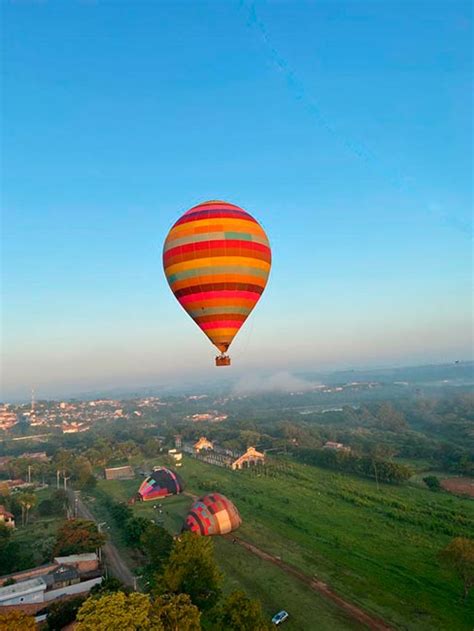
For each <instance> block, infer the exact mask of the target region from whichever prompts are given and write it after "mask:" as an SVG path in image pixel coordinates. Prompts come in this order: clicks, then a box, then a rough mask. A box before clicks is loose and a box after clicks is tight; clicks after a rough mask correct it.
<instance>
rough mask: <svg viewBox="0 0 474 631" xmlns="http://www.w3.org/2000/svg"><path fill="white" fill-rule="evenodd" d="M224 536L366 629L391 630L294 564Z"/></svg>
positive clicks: (241, 540) (234, 537) (230, 536)
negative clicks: (307, 588) (323, 599)
mask: <svg viewBox="0 0 474 631" xmlns="http://www.w3.org/2000/svg"><path fill="white" fill-rule="evenodd" d="M224 536H225V538H226V539H229V540H230V541H233V540H235V543H237V544H239V546H242V548H245V549H246V550H248V551H249V552H251V553H252V554H255V556H258V557H259V558H260V559H263V560H265V561H269V562H270V563H273V564H274V565H277V566H278V567H280V568H281V569H282V570H283V571H284V572H286V573H287V574H291V575H292V576H294V577H295V578H297V579H298V580H300V581H301V582H303V583H305V584H306V585H309V587H311V589H313V590H314V591H315V592H318V593H319V594H321V595H322V596H324V597H325V598H327V599H328V600H330V601H331V602H333V603H334V604H335V605H337V606H338V607H339V608H340V609H342V610H343V611H344V612H345V613H346V614H348V615H349V616H350V617H351V618H352V619H353V620H357V622H360V623H361V624H363V625H365V626H366V627H367V628H368V629H372V630H373V631H392V628H391V627H389V626H388V625H387V624H386V623H385V622H384V621H383V620H381V619H380V618H376V617H374V616H372V615H370V614H368V613H366V612H365V611H363V610H362V609H360V608H359V607H357V606H356V605H353V604H352V603H349V602H347V600H344V599H343V598H341V596H338V595H337V594H336V593H335V592H333V591H332V589H331V588H330V587H328V585H327V584H326V583H323V582H322V581H318V580H316V579H314V578H311V577H310V576H308V575H306V574H304V573H303V572H301V571H300V570H298V569H297V568H295V567H294V566H292V565H289V564H288V563H284V562H283V561H282V560H281V559H279V558H278V557H276V556H273V555H271V554H268V552H264V551H263V550H261V549H260V548H257V546H254V545H253V544H251V543H249V542H248V541H244V540H243V539H240V538H239V537H236V536H235V535H234V534H233V533H232V534H230V535H224Z"/></svg>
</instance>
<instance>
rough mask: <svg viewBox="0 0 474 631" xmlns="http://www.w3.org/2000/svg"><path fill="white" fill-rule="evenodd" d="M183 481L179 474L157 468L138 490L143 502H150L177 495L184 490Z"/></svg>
mask: <svg viewBox="0 0 474 631" xmlns="http://www.w3.org/2000/svg"><path fill="white" fill-rule="evenodd" d="M183 488H184V486H183V481H182V480H181V478H180V477H179V475H178V474H177V473H175V472H174V471H172V470H171V469H167V468H166V467H157V468H156V469H155V470H154V471H153V473H152V474H151V475H150V476H148V477H147V478H146V480H144V481H143V482H142V483H141V485H140V488H139V489H138V495H139V498H140V499H141V500H143V501H144V502H148V501H150V500H155V499H157V498H159V497H166V496H167V495H177V494H178V493H181V492H182V490H183Z"/></svg>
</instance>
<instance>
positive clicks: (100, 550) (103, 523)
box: [97, 521, 136, 591]
mask: <svg viewBox="0 0 474 631" xmlns="http://www.w3.org/2000/svg"><path fill="white" fill-rule="evenodd" d="M106 524H107V522H106V521H101V522H100V524H97V530H98V531H99V532H102V526H105V525H106ZM99 563H102V546H100V547H99ZM106 568H107V566H106ZM135 591H136V590H135Z"/></svg>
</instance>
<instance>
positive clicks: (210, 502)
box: [183, 493, 242, 536]
mask: <svg viewBox="0 0 474 631" xmlns="http://www.w3.org/2000/svg"><path fill="white" fill-rule="evenodd" d="M241 523H242V519H241V518H240V515H239V511H238V510H237V508H236V507H235V506H234V504H233V503H232V502H231V501H230V500H229V499H227V497H225V496H224V495H221V494H220V493H211V494H209V495H205V496H204V497H200V498H199V499H197V500H196V501H195V502H194V504H193V505H192V506H191V508H190V510H189V512H188V514H187V515H186V518H185V520H184V526H183V530H190V531H191V532H194V533H196V534H198V535H205V536H207V535H225V534H227V533H229V532H232V531H233V530H236V529H237V528H238V527H239V526H240V524H241Z"/></svg>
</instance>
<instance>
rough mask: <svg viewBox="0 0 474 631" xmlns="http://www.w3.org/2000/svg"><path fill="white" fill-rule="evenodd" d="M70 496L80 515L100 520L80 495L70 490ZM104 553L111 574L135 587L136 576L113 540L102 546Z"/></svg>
mask: <svg viewBox="0 0 474 631" xmlns="http://www.w3.org/2000/svg"><path fill="white" fill-rule="evenodd" d="M69 497H70V498H71V504H72V506H74V502H76V507H77V516H78V517H83V518H84V519H90V520H91V521H94V522H96V523H97V521H98V520H97V519H96V518H95V516H94V515H93V513H92V512H91V511H90V510H89V508H88V507H87V506H86V505H85V504H84V502H83V501H82V500H81V498H80V497H75V496H74V493H73V492H72V491H70V492H69ZM102 554H103V555H104V556H105V563H106V566H107V569H108V571H109V572H110V574H111V575H112V576H115V578H118V579H119V580H120V581H122V583H123V584H124V585H127V586H128V587H134V586H135V577H134V575H133V574H132V572H131V571H130V570H129V568H128V566H127V564H126V563H125V561H124V560H123V559H122V557H121V556H120V552H119V551H118V550H117V548H116V547H115V546H114V544H113V543H112V542H111V541H107V543H106V544H105V545H104V546H102Z"/></svg>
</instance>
